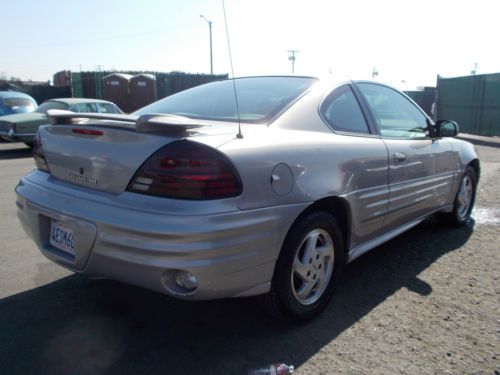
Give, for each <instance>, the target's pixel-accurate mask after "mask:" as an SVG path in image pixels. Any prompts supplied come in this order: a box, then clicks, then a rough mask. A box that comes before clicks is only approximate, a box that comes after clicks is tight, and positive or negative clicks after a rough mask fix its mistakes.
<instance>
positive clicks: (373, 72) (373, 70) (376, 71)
mask: <svg viewBox="0 0 500 375" xmlns="http://www.w3.org/2000/svg"><path fill="white" fill-rule="evenodd" d="M376 76H378V70H377V68H376V67H373V69H372V79H375V77H376Z"/></svg>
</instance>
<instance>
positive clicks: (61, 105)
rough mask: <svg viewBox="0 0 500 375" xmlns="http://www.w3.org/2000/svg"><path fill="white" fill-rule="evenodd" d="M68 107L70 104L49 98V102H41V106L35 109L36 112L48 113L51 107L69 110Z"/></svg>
mask: <svg viewBox="0 0 500 375" xmlns="http://www.w3.org/2000/svg"><path fill="white" fill-rule="evenodd" d="M68 108H69V106H68V105H67V104H65V103H61V102H56V101H53V100H49V101H48V102H44V103H42V104H40V106H39V107H38V108H37V109H35V112H38V113H45V114H46V113H47V111H48V110H49V109H65V110H67V109H68Z"/></svg>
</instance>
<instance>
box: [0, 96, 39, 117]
mask: <svg viewBox="0 0 500 375" xmlns="http://www.w3.org/2000/svg"><path fill="white" fill-rule="evenodd" d="M37 106H38V105H37V103H36V100H35V99H33V98H32V97H31V96H29V95H27V94H24V93H22V92H17V91H0V116H5V115H12V114H15V113H27V112H33V111H34V110H35V109H36V107H37Z"/></svg>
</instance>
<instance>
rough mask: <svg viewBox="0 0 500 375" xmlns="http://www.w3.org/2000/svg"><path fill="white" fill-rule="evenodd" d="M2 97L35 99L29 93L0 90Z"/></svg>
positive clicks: (0, 96)
mask: <svg viewBox="0 0 500 375" xmlns="http://www.w3.org/2000/svg"><path fill="white" fill-rule="evenodd" d="M0 98H26V99H32V100H35V99H33V98H32V97H31V96H29V95H28V94H25V93H23V92H19V91H0Z"/></svg>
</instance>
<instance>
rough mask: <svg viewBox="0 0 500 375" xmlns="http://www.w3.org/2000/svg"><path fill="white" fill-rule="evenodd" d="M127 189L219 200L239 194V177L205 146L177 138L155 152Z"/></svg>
mask: <svg viewBox="0 0 500 375" xmlns="http://www.w3.org/2000/svg"><path fill="white" fill-rule="evenodd" d="M127 190H129V191H133V192H136V193H142V194H149V195H156V196H160V197H168V198H176V199H222V198H230V197H234V196H237V195H240V194H241V192H242V187H241V182H240V178H239V176H238V174H237V172H236V170H235V169H234V167H233V166H232V165H231V163H230V162H229V161H228V160H227V159H226V158H225V157H224V156H223V155H222V154H220V153H219V152H218V151H216V150H214V149H212V148H210V147H207V146H205V145H202V144H199V143H195V142H190V141H178V142H173V143H171V144H168V145H167V146H164V147H162V148H161V149H160V150H158V151H157V152H155V153H154V154H153V155H152V156H151V157H150V158H149V159H148V160H147V161H146V162H145V163H144V164H143V165H142V166H141V168H139V170H138V171H137V173H136V174H135V176H134V178H132V181H130V183H129V185H128V187H127Z"/></svg>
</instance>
